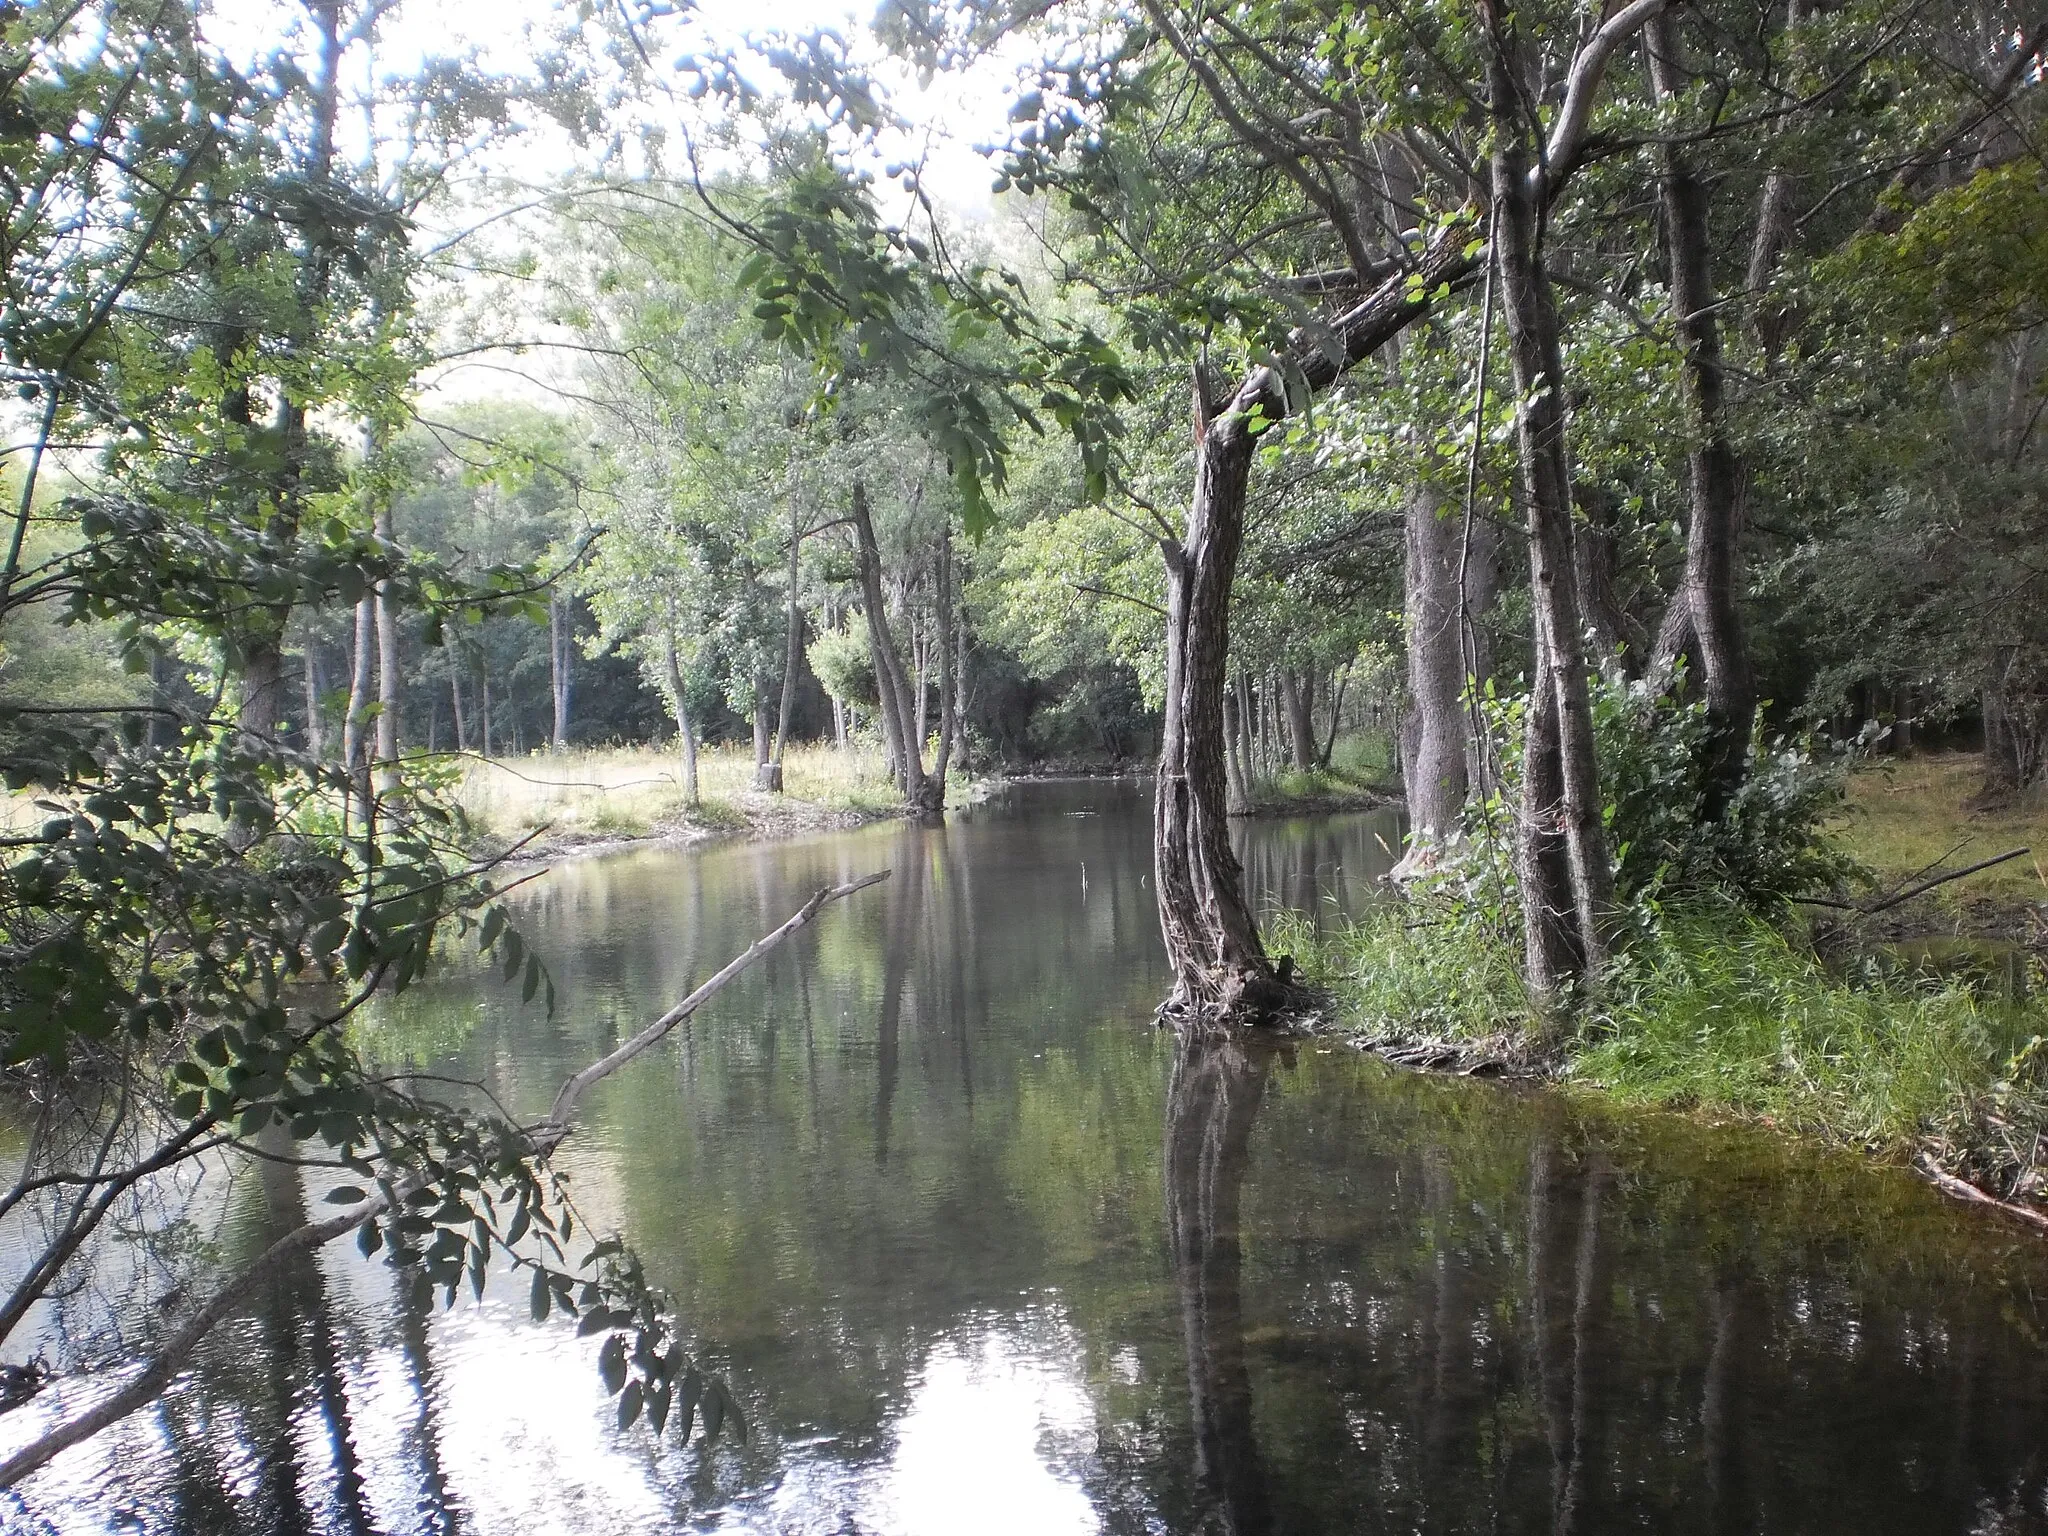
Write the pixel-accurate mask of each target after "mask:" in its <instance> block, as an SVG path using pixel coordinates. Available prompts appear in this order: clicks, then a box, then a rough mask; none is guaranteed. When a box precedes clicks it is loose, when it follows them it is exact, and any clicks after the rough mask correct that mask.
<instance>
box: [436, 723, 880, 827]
mask: <svg viewBox="0 0 2048 1536" xmlns="http://www.w3.org/2000/svg"><path fill="white" fill-rule="evenodd" d="M782 782H783V793H782V794H780V795H767V794H762V793H760V792H759V791H757V790H756V789H755V788H754V754H753V749H752V747H751V746H748V745H745V744H733V745H729V746H720V747H708V748H706V749H705V750H704V751H703V752H701V753H700V754H699V755H698V759H697V783H698V796H699V798H698V803H697V804H696V805H695V806H691V805H687V804H685V803H684V800H683V791H682V770H681V764H680V763H679V761H678V760H677V757H676V754H675V753H674V752H672V751H666V750H656V749H654V748H650V747H613V748H603V749H599V750H594V751H575V752H566V753H563V754H561V755H560V756H549V755H546V754H541V753H535V754H533V755H531V756H526V757H515V758H492V759H489V760H471V761H470V762H469V763H468V764H467V765H466V766H465V767H464V769H463V770H462V775H461V778H460V779H459V780H458V782H457V784H456V786H455V798H456V800H457V802H458V803H459V804H460V805H461V806H462V808H463V810H464V811H466V812H467V813H468V815H469V817H470V819H471V821H472V822H473V823H474V824H475V825H476V827H477V829H478V830H479V832H481V833H482V834H483V835H484V836H486V837H488V838H490V839H492V840H493V841H496V842H498V843H501V844H510V843H514V842H519V841H522V840H525V839H532V842H531V843H530V844H529V846H530V847H532V848H534V849H536V850H544V849H561V848H567V847H574V846H576V845H578V844H586V843H602V842H612V841H624V840H629V839H633V838H645V837H659V836H673V837H685V838H689V837H703V836H709V835H713V834H717V833H723V832H747V831H753V832H761V833H779V832H794V831H802V830H805V829H807V828H820V827H839V826H856V825H858V824H860V823H861V822H864V821H874V820H878V819H881V818H883V817H887V816H894V815H897V814H899V813H900V812H901V810H902V800H901V797H900V796H899V795H898V794H897V793H896V791H895V789H894V787H893V786H892V785H891V784H890V782H889V777H888V773H887V771H886V769H885V768H884V767H883V763H882V757H881V754H880V753H879V752H868V751H863V750H860V749H858V748H849V749H847V750H846V751H843V752H842V751H840V750H839V749H837V748H835V747H831V746H815V745H801V746H793V747H792V748H791V749H790V751H789V754H788V756H787V757H786V758H785V760H784V762H783V767H782Z"/></svg>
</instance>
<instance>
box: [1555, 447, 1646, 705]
mask: <svg viewBox="0 0 2048 1536" xmlns="http://www.w3.org/2000/svg"><path fill="white" fill-rule="evenodd" d="M1618 499H1619V498H1617V497H1616V495H1615V493H1614V492H1613V491H1611V490H1609V489H1608V488H1607V487H1606V486H1604V485H1587V484H1585V483H1584V482H1583V481H1582V482H1580V483H1578V484H1576V485H1574V486H1573V487H1572V500H1573V501H1574V503H1576V505H1577V506H1578V509H1579V526H1578V530H1577V537H1575V538H1574V539H1573V540H1572V559H1573V562H1574V564H1575V565H1576V567H1577V572H1578V578H1579V596H1580V598H1581V600H1582V601H1583V602H1584V603H1585V605H1586V633H1587V635H1588V636H1589V637H1590V638H1591V639H1592V642H1593V652H1594V656H1595V659H1596V660H1597V662H1598V664H1599V665H1601V666H1602V667H1606V666H1613V665H1617V664H1618V665H1619V666H1620V667H1621V669H1622V671H1623V672H1625V673H1626V674H1627V675H1628V676H1630V677H1640V676H1642V672H1643V667H1644V665H1645V663H1646V662H1648V660H1649V656H1648V654H1647V653H1648V651H1649V650H1650V646H1649V643H1648V637H1647V636H1646V635H1645V634H1644V632H1643V627H1642V625H1640V624H1638V623H1637V622H1636V621H1635V618H1634V616H1633V615H1631V614H1630V613H1629V611H1628V610H1627V609H1626V608H1624V607H1623V606H1622V603H1621V597H1620V594H1619V593H1617V592H1616V591H1615V589H1614V581H1615V572H1616V567H1617V565H1618V564H1619V557H1618V555H1617V553H1616V550H1615V547H1614V546H1615V522H1616V514H1617V510H1618V508H1617V502H1618Z"/></svg>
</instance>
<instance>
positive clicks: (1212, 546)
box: [1152, 376, 1287, 1020]
mask: <svg viewBox="0 0 2048 1536" xmlns="http://www.w3.org/2000/svg"><path fill="white" fill-rule="evenodd" d="M1207 391H1208V385H1207V381H1206V380H1204V379H1202V378H1200V377H1199V376H1198V377H1197V380H1196V385H1195V490H1194V497H1193V499H1192V502H1191V504H1190V506H1189V509H1188V520H1187V532H1186V536H1185V537H1184V538H1182V539H1178V540H1172V539H1169V540H1164V541H1162V544H1161V549H1162V552H1163V554H1164V556H1165V559H1166V615H1167V617H1166V710H1165V717H1164V721H1163V724H1162V728H1161V740H1160V752H1159V777H1158V791H1157V794H1156V795H1155V796H1154V799H1153V828H1152V859H1153V879H1154V883H1155V885H1156V887H1157V892H1158V900H1159V925H1160V931H1161V934H1162V936H1163V937H1164V939H1165V941H1166V955H1167V960H1168V963H1169V964H1170V965H1171V966H1172V968H1173V972H1174V990H1173V994H1172V996H1171V997H1170V998H1169V1000H1168V1002H1167V1007H1168V1009H1169V1010H1170V1011H1172V1012H1174V1013H1176V1014H1179V1015H1181V1016H1183V1017H1184V1018H1188V1019H1191V1020H1192V1019H1198V1018H1200V1017H1202V1016H1204V1015H1209V1014H1216V1015H1222V1016H1229V1015H1232V1014H1236V1013H1240V1012H1242V1013H1245V1014H1248V1015H1251V1016H1253V1017H1257V1016H1259V1015H1261V1014H1266V1013H1270V1012H1272V1011H1273V1010H1274V1009H1276V1008H1278V1007H1280V1006H1283V1005H1284V1003H1285V1002H1286V1000H1287V988H1286V987H1285V986H1284V985H1283V984H1282V983H1281V982H1280V980H1279V978H1278V976H1277V975H1276V973H1275V971H1274V969H1273V965H1272V962H1271V961H1270V960H1268V959H1267V957H1266V948H1265V945H1264V944H1263V943H1261V942H1260V939H1259V930H1258V925H1257V923H1256V922H1254V921H1253V919H1252V914H1251V908H1250V907H1249V906H1248V905H1247V903H1246V901H1245V898H1244V882H1243V872H1242V870H1241V868H1240V866H1239V864H1238V861H1237V855H1236V853H1235V852H1234V851H1232V849H1231V846H1230V827H1229V822H1228V801H1229V789H1228V783H1227V779H1228V771H1227V770H1226V768H1225V767H1224V761H1223V751H1224V742H1223V674H1224V667H1225V665H1226V664H1227V661H1228V658H1229V655H1230V589H1231V583H1232V580H1233V578H1234V577H1235V575H1236V571H1237V558H1238V554H1239V552H1240V550H1241V549H1242V548H1243V544H1244V505H1245V492H1246V488H1247V485H1248V483H1249V481H1250V478H1251V466H1252V454H1253V452H1254V448H1255V441H1256V440H1255V439H1254V438H1253V436H1252V434H1251V431H1250V429H1249V422H1248V420H1247V414H1246V413H1245V412H1241V411H1238V410H1236V409H1232V410H1229V411H1226V412H1224V413H1223V414H1221V415H1217V416H1214V419H1211V417H1212V414H1213V413H1212V411H1211V409H1210V406H1209V401H1208V393H1207Z"/></svg>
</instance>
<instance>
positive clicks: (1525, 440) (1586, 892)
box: [1480, 0, 1614, 995]
mask: <svg viewBox="0 0 2048 1536" xmlns="http://www.w3.org/2000/svg"><path fill="white" fill-rule="evenodd" d="M1480 11H1481V16H1482V20H1483V22H1484V27H1483V29H1482V30H1483V31H1484V33H1485V38H1484V42H1485V45H1486V62H1487V85H1488V91H1489V94H1490V96H1491V98H1492V101H1493V102H1494V114H1495V115H1494V125H1493V129H1494V150H1493V154H1492V156H1491V159H1490V171H1491V175H1492V182H1493V196H1494V206H1495V215H1494V219H1495V231H1496V236H1495V242H1494V243H1495V252H1494V260H1495V262H1496V264H1497V268H1498V271H1499V274H1500V284H1501V314H1502V317H1503V319H1504V320H1505V321H1506V325H1507V333H1508V351H1509V355H1510V358H1511V360H1512V363H1513V371H1514V383H1515V394H1516V396H1517V397H1518V398H1519V399H1520V400H1522V401H1523V405H1522V408H1521V410H1520V411H1519V412H1518V413H1517V422H1516V427H1517V432H1516V437H1517V449H1518V453H1517V457H1518V458H1519V460H1520V471H1521V482H1522V493H1523V499H1524V502H1525V504H1526V507H1527V532H1528V543H1529V589H1530V596H1531V604H1532V607H1533V608H1534V610H1535V613H1534V618H1535V630H1536V636H1535V638H1536V651H1537V658H1538V660H1537V675H1538V678H1539V680H1540V679H1541V678H1543V677H1544V675H1545V674H1546V673H1547V675H1548V678H1549V683H1550V687H1551V691H1552V692H1553V694H1554V696H1555V708H1556V722H1555V729H1556V741H1557V761H1558V775H1557V783H1556V790H1557V798H1556V800H1555V802H1554V803H1545V801H1544V800H1542V799H1536V800H1535V801H1534V803H1533V804H1530V805H1528V807H1527V809H1526V813H1525V815H1524V817H1523V827H1524V829H1525V831H1526V832H1528V833H1529V834H1530V835H1532V836H1534V835H1540V834H1541V833H1542V832H1543V831H1544V829H1545V828H1546V825H1547V824H1553V823H1554V824H1555V826H1556V827H1557V829H1558V830H1559V831H1560V832H1561V833H1562V836H1563V840H1564V846H1565V857H1566V862H1567V865H1568V867H1569V869H1570V872H1571V896H1572V901H1571V908H1570V912H1569V914H1560V915H1568V916H1569V918H1570V920H1571V923H1572V927H1573V929H1574V930H1575V931H1574V932H1573V933H1572V934H1571V935H1570V938H1571V940H1572V941H1573V942H1572V944H1571V946H1570V947H1571V948H1574V949H1576V951H1577V953H1578V955H1579V956H1580V958H1581V960H1582V961H1583V966H1584V969H1585V971H1586V972H1588V973H1590V974H1592V975H1596V976H1597V975H1598V974H1599V973H1600V972H1601V971H1602V970H1604V969H1605V968H1606V964H1607V956H1608V934H1609V930H1610V928H1611V926H1612V923H1613V919H1614V911H1613V909H1614V873H1613V869H1612V867H1611V866H1610V865H1609V863H1608V853H1607V836H1606V829H1605V826H1604V824H1603V818H1602V815H1601V799H1600V765H1599V760H1598V757H1597V755H1596V752H1595V748H1594V744H1593V709H1592V698H1591V694H1590V691H1589V690H1588V688H1587V683H1586V655H1585V641H1584V631H1583V628H1582V620H1581V609H1580V603H1579V591H1578V579H1577V571H1576V569H1575V566H1574V563H1573V556H1572V496H1571V471H1570V462H1569V457H1568V455H1567V453H1566V448H1565V384H1564V359H1563V352H1562V349H1561V347H1560V345H1559V341H1558V326H1557V308H1556V305H1555V303H1554V301H1553V297H1552V294H1551V288H1550V279H1549V275H1548V274H1547V273H1546V272H1545V270H1544V266H1543V253H1542V246H1541V222H1540V221H1541V211H1540V209H1539V208H1538V206H1537V201H1536V195H1535V190H1534V189H1533V188H1532V186H1531V185H1530V179H1529V166H1530V158H1531V157H1530V155H1529V152H1528V147H1527V145H1526V143H1525V141H1524V139H1523V134H1524V132H1525V131H1526V129H1525V125H1524V123H1523V121H1522V118H1521V116H1520V107H1519V105H1518V104H1519V103H1520V102H1521V101H1522V100H1523V99H1524V95H1523V91H1522V88H1521V83H1520V79H1519V73H1520V71H1519V69H1518V67H1517V66H1518V63H1519V58H1520V44H1519V41H1518V40H1517V38H1516V36H1515V34H1514V31H1513V24H1512V22H1511V21H1510V20H1509V18H1508V17H1507V16H1506V14H1505V12H1504V8H1503V6H1502V4H1501V0H1480ZM1544 713H1545V711H1544V709H1543V708H1540V707H1538V706H1537V705H1536V704H1534V703H1532V705H1531V707H1530V710H1529V720H1530V732H1531V740H1530V747H1531V751H1530V753H1529V755H1530V757H1532V758H1533V757H1535V756H1536V755H1537V754H1536V753H1535V752H1534V750H1533V749H1534V748H1535V747H1536V746H1537V744H1538V743H1537V741H1536V739H1535V733H1536V729H1537V723H1538V722H1539V720H1541V719H1542V718H1543V716H1544ZM1535 787H1536V784H1535V782H1534V780H1533V779H1532V778H1531V777H1529V776H1526V775H1525V781H1524V784H1523V796H1524V799H1525V801H1528V800H1530V799H1531V796H1532V791H1533V790H1534V789H1535ZM1533 852H1534V850H1529V851H1528V852H1527V853H1525V862H1533V859H1531V858H1530V857H1529V855H1530V854H1533ZM1528 905H1529V907H1530V911H1531V912H1532V913H1533V914H1535V916H1536V918H1537V919H1539V920H1542V921H1548V920H1549V919H1550V917H1551V915H1552V914H1550V913H1549V912H1548V910H1547V909H1546V908H1545V907H1543V906H1540V905H1538V904H1536V903H1534V902H1531V903H1529V904H1528ZM1531 937H1532V942H1531V943H1530V945H1529V948H1528V953H1527V963H1528V970H1529V977H1528V979H1529V982H1530V984H1531V986H1532V987H1533V988H1534V989H1535V990H1536V991H1537V992H1538V993H1539V995H1543V994H1548V993H1550V992H1552V991H1554V990H1555V986H1556V983H1557V981H1559V980H1561V979H1562V978H1558V977H1555V976H1553V975H1551V974H1549V964H1550V961H1551V960H1552V958H1553V957H1555V956H1557V955H1558V954H1560V953H1563V952H1564V950H1565V948H1566V946H1565V945H1564V944H1561V943H1559V942H1558V941H1557V938H1556V936H1554V935H1544V936H1541V941H1540V942H1536V938H1537V936H1535V935H1533V934H1532V936H1531Z"/></svg>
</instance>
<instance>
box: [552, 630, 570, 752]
mask: <svg viewBox="0 0 2048 1536" xmlns="http://www.w3.org/2000/svg"><path fill="white" fill-rule="evenodd" d="M569 622H570V612H569V600H568V598H566V597H565V596H563V595H562V594H561V593H560V592H550V593H549V594H548V681H549V682H550V683H552V684H553V693H554V702H555V720H554V727H555V728H554V731H553V732H552V734H551V735H550V737H549V740H548V748H549V750H550V751H553V752H566V751H568V750H569V689H570V672H569V666H570V660H571V656H570V649H569Z"/></svg>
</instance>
